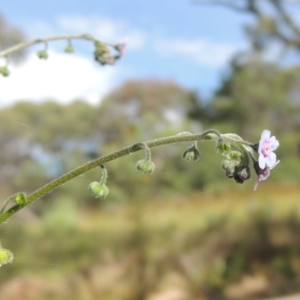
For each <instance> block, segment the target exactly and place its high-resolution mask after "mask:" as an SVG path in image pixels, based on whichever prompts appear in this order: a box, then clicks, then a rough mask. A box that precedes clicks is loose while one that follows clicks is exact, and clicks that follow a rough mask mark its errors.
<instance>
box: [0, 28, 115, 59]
mask: <svg viewBox="0 0 300 300" xmlns="http://www.w3.org/2000/svg"><path fill="white" fill-rule="evenodd" d="M74 39H81V40H88V41H92V42H95V41H97V39H96V38H94V37H93V36H91V35H89V34H80V35H58V36H50V37H47V38H42V39H34V40H31V41H26V42H23V43H20V44H17V45H14V46H12V47H10V48H7V49H5V50H3V51H0V57H2V56H4V57H7V55H8V54H11V53H13V52H17V51H19V50H22V49H25V48H27V47H30V46H32V45H35V44H39V43H45V44H46V45H47V42H50V41H58V40H68V41H70V40H74ZM105 44H106V45H109V46H112V45H110V44H108V43H105Z"/></svg>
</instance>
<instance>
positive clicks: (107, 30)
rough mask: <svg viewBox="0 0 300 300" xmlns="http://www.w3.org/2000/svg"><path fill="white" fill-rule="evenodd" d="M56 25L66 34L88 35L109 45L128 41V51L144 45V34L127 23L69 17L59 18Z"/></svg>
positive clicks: (75, 16)
mask: <svg viewBox="0 0 300 300" xmlns="http://www.w3.org/2000/svg"><path fill="white" fill-rule="evenodd" d="M57 25H58V27H59V28H60V30H63V31H67V32H68V33H89V34H91V35H93V36H94V37H96V38H98V39H100V40H102V41H104V42H109V43H119V42H123V41H124V40H125V39H128V50H132V49H140V48H142V47H143V45H144V44H145V39H146V37H145V33H144V32H143V31H141V30H140V29H137V28H132V27H131V26H130V25H129V24H128V23H127V22H125V21H120V20H114V19H110V18H106V17H102V16H96V15H93V16H90V15H71V16H67V15H66V16H59V17H58V18H57Z"/></svg>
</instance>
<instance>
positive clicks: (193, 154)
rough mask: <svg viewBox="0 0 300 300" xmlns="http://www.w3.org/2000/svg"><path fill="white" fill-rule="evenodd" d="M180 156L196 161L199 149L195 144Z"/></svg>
mask: <svg viewBox="0 0 300 300" xmlns="http://www.w3.org/2000/svg"><path fill="white" fill-rule="evenodd" d="M182 157H183V158H184V159H185V160H187V161H196V160H198V159H199V157H200V151H199V149H198V148H197V146H195V145H193V146H191V147H189V148H187V149H186V150H185V151H184V152H183V155H182Z"/></svg>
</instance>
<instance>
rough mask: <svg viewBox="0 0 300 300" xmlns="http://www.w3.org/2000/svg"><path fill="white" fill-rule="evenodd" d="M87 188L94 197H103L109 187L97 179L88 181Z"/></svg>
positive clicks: (105, 195)
mask: <svg viewBox="0 0 300 300" xmlns="http://www.w3.org/2000/svg"><path fill="white" fill-rule="evenodd" d="M89 190H90V191H91V194H92V195H93V196H94V197H95V198H100V199H105V198H106V197H107V195H108V194H109V188H108V187H107V186H106V184H104V183H99V182H97V181H94V182H92V183H90V185H89Z"/></svg>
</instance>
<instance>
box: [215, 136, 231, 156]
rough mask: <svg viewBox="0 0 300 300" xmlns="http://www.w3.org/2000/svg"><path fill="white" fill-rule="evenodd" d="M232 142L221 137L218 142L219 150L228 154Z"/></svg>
mask: <svg viewBox="0 0 300 300" xmlns="http://www.w3.org/2000/svg"><path fill="white" fill-rule="evenodd" d="M230 149H231V147H230V144H229V143H228V142H227V141H226V140H223V139H219V140H218V142H217V152H218V153H220V154H226V153H228V152H229V151H230Z"/></svg>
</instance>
